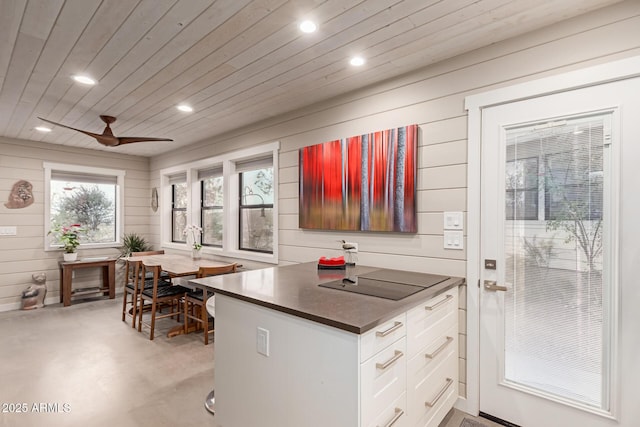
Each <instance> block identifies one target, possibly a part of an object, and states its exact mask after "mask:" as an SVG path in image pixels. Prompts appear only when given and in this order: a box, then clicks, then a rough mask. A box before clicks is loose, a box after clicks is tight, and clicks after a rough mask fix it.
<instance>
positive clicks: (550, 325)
mask: <svg viewBox="0 0 640 427" xmlns="http://www.w3.org/2000/svg"><path fill="white" fill-rule="evenodd" d="M609 123H610V117H609V115H608V114H600V115H592V116H587V117H573V118H566V119H563V120H557V121H555V122H549V123H537V124H535V125H531V124H529V125H526V126H520V127H511V128H509V129H507V131H506V159H505V160H506V164H505V169H504V170H505V212H506V214H505V237H504V254H505V260H506V268H505V283H506V285H507V287H508V289H509V291H508V292H506V294H505V312H504V343H505V348H504V351H505V354H504V361H505V362H504V372H503V375H504V381H505V383H507V384H511V385H515V386H516V387H518V388H520V389H524V390H529V391H532V392H534V393H536V394H541V395H546V396H549V397H551V398H554V397H555V398H561V400H564V401H572V402H576V403H579V404H580V405H587V406H590V407H594V408H598V409H605V410H606V409H609V408H608V406H609V397H608V395H609V377H610V376H609V370H610V367H609V358H608V351H609V349H610V346H609V342H608V339H609V336H610V335H611V334H610V331H609V323H608V321H607V319H608V307H607V303H606V301H607V298H608V297H607V295H608V289H607V286H606V283H607V281H606V280H603V277H604V278H606V273H607V272H606V271H603V270H604V268H603V266H604V265H605V264H606V263H604V262H603V246H602V245H603V241H606V239H603V233H605V232H607V230H605V229H604V227H603V224H604V223H603V219H604V218H603V217H604V214H603V211H604V209H603V207H604V205H603V200H604V193H605V191H606V185H605V184H606V182H605V180H608V177H607V175H608V171H607V170H606V169H607V165H606V162H605V161H604V159H605V157H606V156H605V150H606V146H607V144H608V142H609V141H608V138H609V134H610V132H609V129H610V125H609Z"/></svg>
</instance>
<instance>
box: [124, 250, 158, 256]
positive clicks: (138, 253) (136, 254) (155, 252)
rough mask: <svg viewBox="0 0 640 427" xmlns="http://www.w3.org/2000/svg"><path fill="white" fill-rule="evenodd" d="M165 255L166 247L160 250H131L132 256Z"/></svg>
mask: <svg viewBox="0 0 640 427" xmlns="http://www.w3.org/2000/svg"><path fill="white" fill-rule="evenodd" d="M148 255H164V249H163V250H160V251H146V252H131V256H148Z"/></svg>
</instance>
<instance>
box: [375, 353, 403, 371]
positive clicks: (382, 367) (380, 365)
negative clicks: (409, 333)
mask: <svg viewBox="0 0 640 427" xmlns="http://www.w3.org/2000/svg"><path fill="white" fill-rule="evenodd" d="M402 356H404V354H403V353H402V352H401V351H400V350H396V352H395V355H394V356H393V357H392V358H391V359H389V360H387V361H386V362H384V363H376V368H378V369H380V370H381V371H384V370H385V369H387V368H388V367H389V366H391V365H393V364H394V363H396V362H397V361H398V359H400V358H401V357H402Z"/></svg>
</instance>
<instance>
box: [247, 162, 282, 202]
mask: <svg viewBox="0 0 640 427" xmlns="http://www.w3.org/2000/svg"><path fill="white" fill-rule="evenodd" d="M240 175H241V180H240V181H241V182H242V186H243V187H242V191H241V193H242V197H241V200H240V204H241V205H243V206H247V205H273V193H274V191H273V168H265V169H258V170H254V171H247V172H243V173H242V174H240Z"/></svg>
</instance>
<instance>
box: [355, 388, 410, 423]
mask: <svg viewBox="0 0 640 427" xmlns="http://www.w3.org/2000/svg"><path fill="white" fill-rule="evenodd" d="M408 426H409V418H408V416H407V394H406V393H402V395H401V396H400V397H398V398H397V399H396V400H395V401H394V402H393V403H392V404H391V405H390V406H389V407H387V408H385V409H384V410H383V411H381V412H380V413H379V414H378V416H377V417H376V418H375V420H373V422H372V423H371V424H369V425H365V427H408Z"/></svg>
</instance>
